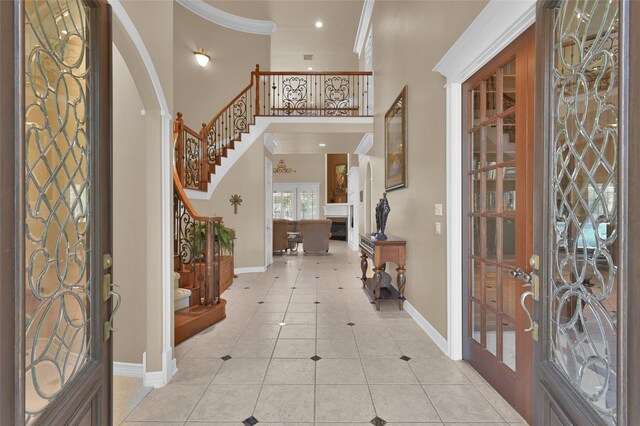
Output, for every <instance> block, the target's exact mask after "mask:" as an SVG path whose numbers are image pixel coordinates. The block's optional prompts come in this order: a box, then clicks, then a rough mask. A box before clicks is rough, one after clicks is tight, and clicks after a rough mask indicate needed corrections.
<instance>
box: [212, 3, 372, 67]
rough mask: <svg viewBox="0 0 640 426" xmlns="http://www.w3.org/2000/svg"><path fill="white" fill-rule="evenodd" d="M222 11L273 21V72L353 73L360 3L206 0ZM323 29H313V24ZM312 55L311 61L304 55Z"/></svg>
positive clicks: (356, 60) (355, 64)
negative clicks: (304, 57) (309, 69)
mask: <svg viewBox="0 0 640 426" xmlns="http://www.w3.org/2000/svg"><path fill="white" fill-rule="evenodd" d="M206 2H207V3H209V4H211V5H212V6H215V7H217V8H219V9H221V10H223V11H225V12H229V13H232V14H234V15H239V16H242V17H245V18H252V19H263V20H272V21H274V22H275V23H276V25H277V27H276V31H275V32H274V33H273V35H272V36H271V70H272V71H306V70H307V67H313V70H314V71H354V70H358V57H357V56H356V54H355V53H353V45H354V43H355V38H356V32H357V30H358V23H359V21H360V13H361V11H362V4H363V0H341V1H336V0H295V1H292V0H246V1H245V0H232V1H230V0H206ZM318 20H320V21H322V22H323V24H324V26H323V27H322V28H320V29H317V28H316V27H315V22H316V21H318ZM305 54H312V55H313V60H312V61H305V60H303V57H302V56H303V55H305Z"/></svg>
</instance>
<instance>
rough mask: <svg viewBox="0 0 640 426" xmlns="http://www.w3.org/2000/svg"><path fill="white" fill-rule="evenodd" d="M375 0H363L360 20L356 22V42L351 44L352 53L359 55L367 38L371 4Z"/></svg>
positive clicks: (371, 9) (371, 10) (371, 11)
mask: <svg viewBox="0 0 640 426" xmlns="http://www.w3.org/2000/svg"><path fill="white" fill-rule="evenodd" d="M374 2H375V0H364V4H363V5H362V13H361V14H360V22H359V23H358V32H357V33H356V42H355V44H354V45H353V53H355V54H356V55H358V58H359V57H360V54H361V53H362V47H363V46H364V41H365V40H366V39H367V30H368V29H369V24H370V23H371V14H372V13H373V4H374Z"/></svg>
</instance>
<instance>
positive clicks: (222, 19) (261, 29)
mask: <svg viewBox="0 0 640 426" xmlns="http://www.w3.org/2000/svg"><path fill="white" fill-rule="evenodd" d="M176 1H177V2H178V3H179V4H180V5H182V6H184V7H185V8H187V9H188V10H189V11H191V12H193V13H195V14H196V15H198V16H200V17H202V18H204V19H206V20H207V21H209V22H213V23H214V24H218V25H221V26H223V27H225V28H230V29H232V30H236V31H242V32H245V33H249V34H258V35H271V34H273V32H274V31H275V30H276V23H275V22H273V21H263V20H260V19H251V18H243V17H242V16H238V15H234V14H231V13H228V12H225V11H224V10H220V9H218V8H217V7H213V6H211V5H210V4H207V3H205V2H204V1H202V0H176Z"/></svg>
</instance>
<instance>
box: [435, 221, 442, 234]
mask: <svg viewBox="0 0 640 426" xmlns="http://www.w3.org/2000/svg"><path fill="white" fill-rule="evenodd" d="M436 234H437V235H442V224H441V223H440V222H436Z"/></svg>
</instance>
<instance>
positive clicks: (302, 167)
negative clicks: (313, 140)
mask: <svg viewBox="0 0 640 426" xmlns="http://www.w3.org/2000/svg"><path fill="white" fill-rule="evenodd" d="M281 159H282V160H284V161H285V163H287V167H291V168H292V169H294V170H295V171H296V172H295V173H274V174H273V183H319V184H320V201H319V202H320V217H321V218H324V215H323V214H322V206H323V205H325V204H326V203H327V197H326V191H325V185H324V154H279V155H274V156H273V167H277V166H278V162H279V161H280V160H281Z"/></svg>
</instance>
